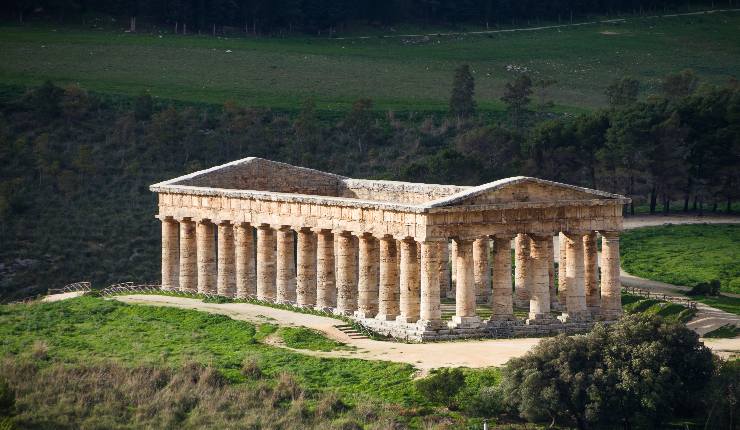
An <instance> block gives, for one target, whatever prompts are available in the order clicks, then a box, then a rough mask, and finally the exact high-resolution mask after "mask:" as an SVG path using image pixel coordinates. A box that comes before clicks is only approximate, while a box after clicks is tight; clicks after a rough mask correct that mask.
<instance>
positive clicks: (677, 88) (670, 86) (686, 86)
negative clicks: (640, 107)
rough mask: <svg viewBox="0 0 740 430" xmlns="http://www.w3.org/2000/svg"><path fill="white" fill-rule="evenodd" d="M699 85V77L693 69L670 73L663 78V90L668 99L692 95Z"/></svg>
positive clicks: (673, 99) (674, 99)
mask: <svg viewBox="0 0 740 430" xmlns="http://www.w3.org/2000/svg"><path fill="white" fill-rule="evenodd" d="M698 85H699V77H698V76H696V73H694V71H693V70H691V69H686V70H683V71H681V72H679V73H675V74H669V75H666V77H665V78H664V79H663V83H662V84H661V90H662V91H663V97H665V98H666V100H668V101H676V100H680V99H683V98H685V97H688V96H690V95H691V94H693V93H694V91H695V90H696V87H697V86H698Z"/></svg>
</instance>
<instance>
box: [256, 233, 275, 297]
mask: <svg viewBox="0 0 740 430" xmlns="http://www.w3.org/2000/svg"><path fill="white" fill-rule="evenodd" d="M257 298H258V299H260V300H266V301H273V300H275V230H273V229H272V228H271V227H270V226H269V225H267V224H262V225H260V226H259V227H258V228H257Z"/></svg>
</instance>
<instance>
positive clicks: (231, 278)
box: [217, 222, 236, 297]
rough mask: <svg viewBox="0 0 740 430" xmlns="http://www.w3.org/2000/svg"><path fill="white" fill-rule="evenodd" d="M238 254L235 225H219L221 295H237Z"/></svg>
mask: <svg viewBox="0 0 740 430" xmlns="http://www.w3.org/2000/svg"><path fill="white" fill-rule="evenodd" d="M235 260H236V255H235V247H234V226H232V225H231V224H230V223H228V222H222V223H220V224H219V225H218V280H217V291H218V295H219V296H225V297H234V296H235V295H236V264H235Z"/></svg>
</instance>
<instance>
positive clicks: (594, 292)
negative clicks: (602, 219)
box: [583, 231, 601, 315]
mask: <svg viewBox="0 0 740 430" xmlns="http://www.w3.org/2000/svg"><path fill="white" fill-rule="evenodd" d="M583 258H584V260H583V265H584V278H583V284H584V289H585V291H586V307H587V308H588V310H589V311H590V312H591V315H598V314H599V307H600V306H601V294H600V291H599V249H598V247H597V246H596V232H595V231H592V232H589V233H588V234H585V235H584V236H583Z"/></svg>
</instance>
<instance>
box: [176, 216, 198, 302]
mask: <svg viewBox="0 0 740 430" xmlns="http://www.w3.org/2000/svg"><path fill="white" fill-rule="evenodd" d="M195 236H196V233H195V222H194V221H192V220H191V219H189V218H186V219H183V220H181V221H180V291H185V292H189V293H195V292H197V291H198V251H197V250H198V245H197V240H196V238H195Z"/></svg>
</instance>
